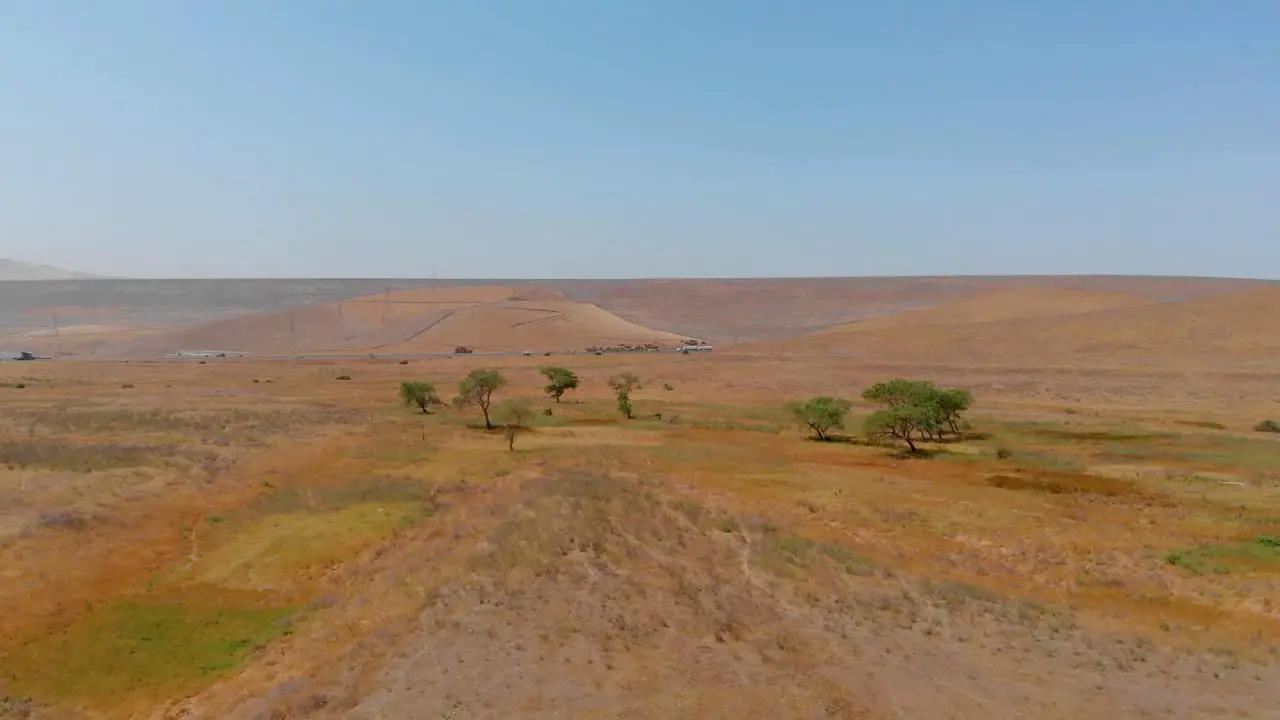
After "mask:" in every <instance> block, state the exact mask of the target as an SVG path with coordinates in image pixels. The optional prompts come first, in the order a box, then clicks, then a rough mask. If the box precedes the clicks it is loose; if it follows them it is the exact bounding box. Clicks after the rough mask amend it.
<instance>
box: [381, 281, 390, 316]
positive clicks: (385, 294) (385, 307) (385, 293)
mask: <svg viewBox="0 0 1280 720" xmlns="http://www.w3.org/2000/svg"><path fill="white" fill-rule="evenodd" d="M389 312H391V286H390V285H387V286H386V287H384V288H383V289H382V324H383V325H386V324H387V314H388V313H389Z"/></svg>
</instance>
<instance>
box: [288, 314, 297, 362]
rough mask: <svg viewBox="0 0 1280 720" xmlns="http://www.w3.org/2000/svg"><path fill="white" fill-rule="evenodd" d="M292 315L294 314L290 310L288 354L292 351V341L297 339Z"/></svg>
mask: <svg viewBox="0 0 1280 720" xmlns="http://www.w3.org/2000/svg"><path fill="white" fill-rule="evenodd" d="M293 315H294V314H293V313H292V312H291V313H289V353H290V354H292V353H293V350H294V343H295V341H296V340H297V328H296V326H295V324H294V320H293Z"/></svg>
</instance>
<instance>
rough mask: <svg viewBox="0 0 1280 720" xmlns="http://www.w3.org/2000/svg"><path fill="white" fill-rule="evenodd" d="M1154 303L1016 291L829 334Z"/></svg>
mask: <svg viewBox="0 0 1280 720" xmlns="http://www.w3.org/2000/svg"><path fill="white" fill-rule="evenodd" d="M1153 302H1155V301H1153V300H1147V299H1144V298H1140V297H1136V296H1134V295H1127V294H1124V293H1111V292H1090V291H1087V290H1069V289H1063V288H1015V289H1009V290H998V291H996V292H991V293H982V294H981V295H975V296H971V297H966V298H964V299H962V300H956V301H953V302H949V303H944V304H941V305H937V306H933V307H927V308H919V309H915V310H907V311H905V312H901V313H893V314H889V315H882V316H879V317H875V318H871V319H868V320H864V321H860V322H850V323H840V324H839V325H833V326H832V327H830V328H827V329H826V330H825V331H822V332H827V333H843V332H866V331H869V330H880V329H887V328H895V327H920V326H934V325H968V324H971V323H985V322H998V321H1007V320H1020V319H1025V318H1035V317H1053V316H1060V315H1079V314H1082V313H1090V312H1097V311H1099V310H1114V309H1116V308H1124V307H1137V306H1139V305H1149V304H1152V303H1153Z"/></svg>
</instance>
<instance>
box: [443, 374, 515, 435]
mask: <svg viewBox="0 0 1280 720" xmlns="http://www.w3.org/2000/svg"><path fill="white" fill-rule="evenodd" d="M506 384H507V379H506V378H504V377H502V373H500V372H498V371H497V370H472V371H471V373H470V374H469V375H467V376H466V377H465V378H463V379H462V382H459V383H458V396H457V397H455V398H454V399H453V404H454V406H455V407H459V408H462V407H466V406H467V405H475V406H476V407H478V408H480V412H482V413H484V427H485V429H486V430H492V429H493V421H492V420H490V418H489V406H490V405H491V404H492V403H493V394H494V393H495V392H497V391H498V390H501V389H502V388H503V387H505V386H506Z"/></svg>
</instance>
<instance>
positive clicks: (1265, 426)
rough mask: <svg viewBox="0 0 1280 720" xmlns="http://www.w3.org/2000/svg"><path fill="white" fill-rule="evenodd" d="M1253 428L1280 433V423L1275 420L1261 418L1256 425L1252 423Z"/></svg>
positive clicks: (1259, 430)
mask: <svg viewBox="0 0 1280 720" xmlns="http://www.w3.org/2000/svg"><path fill="white" fill-rule="evenodd" d="M1253 429H1254V430H1257V431H1258V432H1264V433H1280V423H1278V422H1276V421H1275V420H1263V421H1262V422H1260V423H1258V424H1257V425H1254V426H1253Z"/></svg>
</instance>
